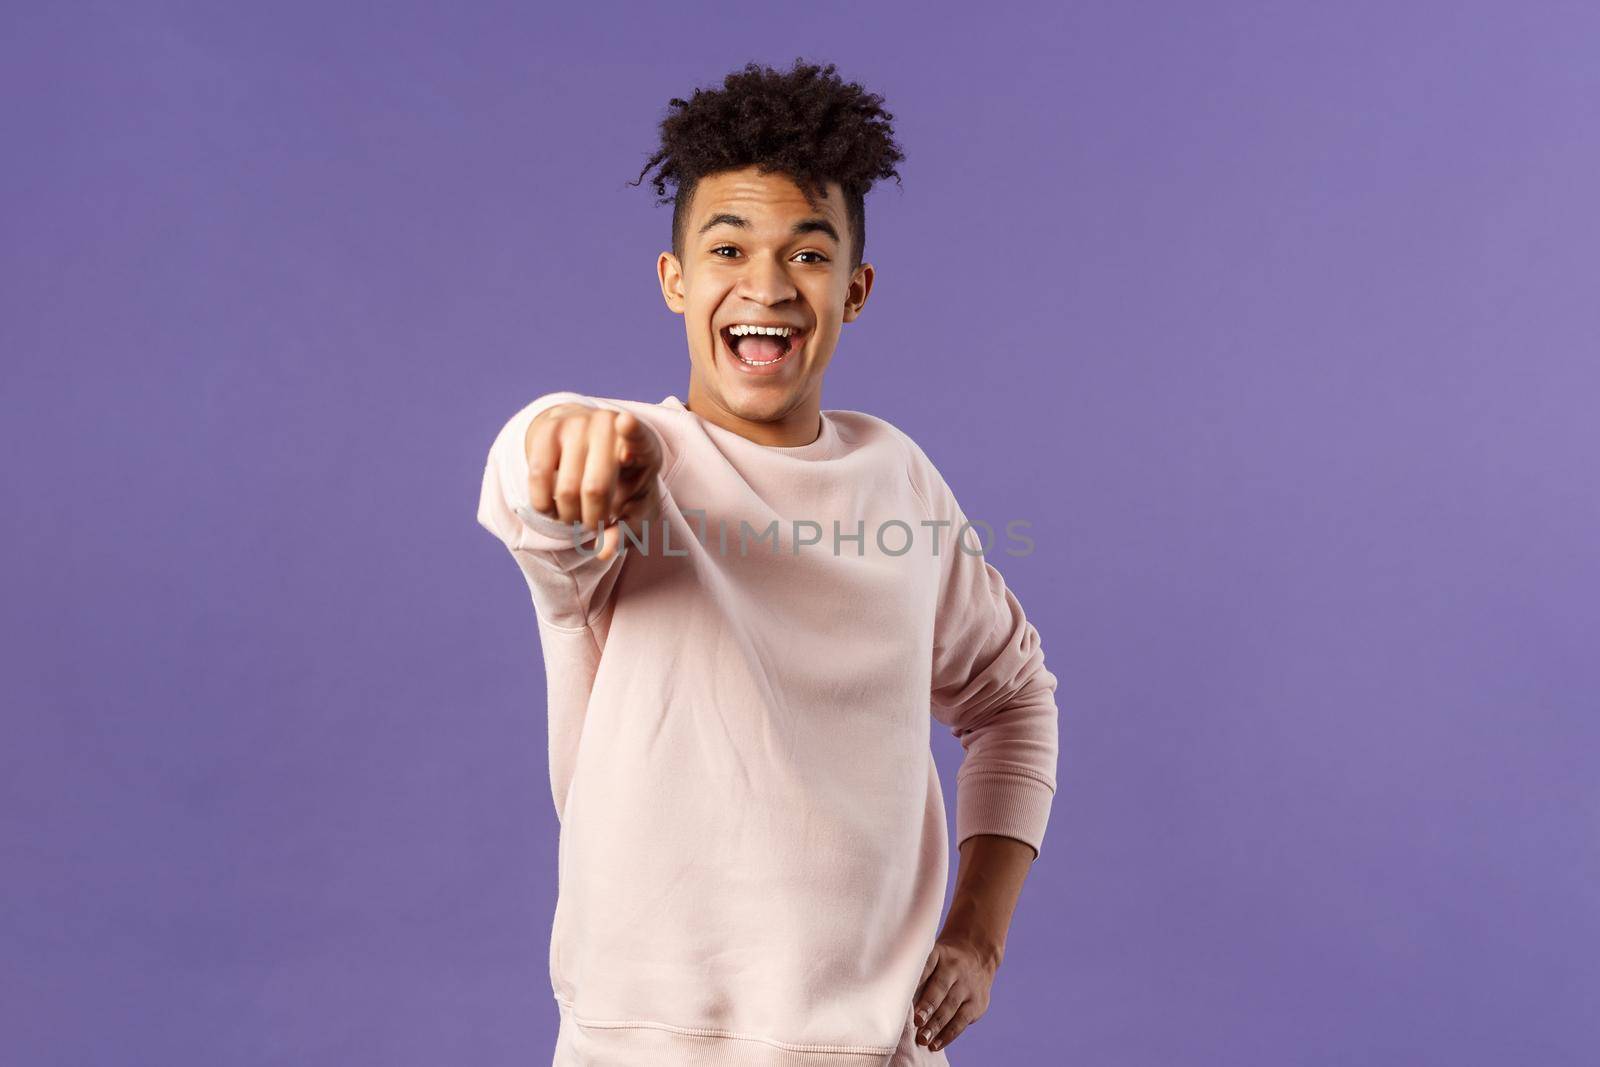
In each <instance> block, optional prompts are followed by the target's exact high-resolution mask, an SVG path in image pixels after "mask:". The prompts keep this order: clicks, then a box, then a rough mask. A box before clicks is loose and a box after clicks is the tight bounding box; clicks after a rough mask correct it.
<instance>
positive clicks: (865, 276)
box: [844, 263, 873, 322]
mask: <svg viewBox="0 0 1600 1067" xmlns="http://www.w3.org/2000/svg"><path fill="white" fill-rule="evenodd" d="M872 275H873V270H872V264H871V263H863V264H861V266H859V267H857V268H856V272H855V274H853V275H852V276H851V278H850V288H848V289H847V290H845V294H844V321H845V322H854V321H855V317H856V316H857V315H859V314H861V309H862V308H863V307H864V306H866V303H867V294H869V293H871V292H872Z"/></svg>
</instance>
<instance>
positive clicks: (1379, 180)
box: [0, 2, 1600, 1067]
mask: <svg viewBox="0 0 1600 1067" xmlns="http://www.w3.org/2000/svg"><path fill="white" fill-rule="evenodd" d="M129 7H130V5H121V4H109V3H107V4H98V5H92V6H85V5H71V6H70V8H71V9H70V11H66V10H63V9H62V8H61V7H60V6H58V5H54V4H32V5H16V4H11V5H7V6H6V8H5V10H4V13H3V14H0V42H3V44H0V90H3V98H4V100H5V101H6V104H5V115H6V121H5V129H4V146H5V147H4V155H5V163H4V166H3V167H0V205H3V211H4V219H5V223H4V240H3V241H0V257H3V268H0V351H3V355H4V371H3V388H0V394H3V411H0V416H3V417H0V435H3V436H0V444H3V446H4V450H5V455H6V461H5V466H4V470H5V485H4V488H5V495H6V507H5V509H4V518H3V520H0V522H3V523H4V526H3V529H4V537H5V546H4V548H5V559H6V561H7V566H6V568H5V578H4V589H3V597H0V624H3V639H4V647H5V650H6V664H5V670H4V675H3V682H0V684H3V686H4V691H3V693H0V696H3V700H4V714H5V720H4V732H3V738H4V740H3V745H0V873H3V881H0V893H3V907H0V1060H3V1061H4V1062H5V1063H7V1064H19V1065H23V1064H27V1065H45V1064H49V1065H55V1064H73V1065H83V1064H93V1065H100V1064H108V1065H109V1064H116V1065H124V1064H161V1065H164V1067H169V1065H175V1064H183V1065H188V1064H195V1065H202V1064H203V1065H219V1064H227V1065H247V1064H248V1065H258V1064H259V1065H267V1064H272V1065H278V1064H284V1065H288V1064H296V1065H298V1064H318V1065H320V1064H330V1065H331V1064H341V1065H342V1064H383V1065H385V1067H410V1065H419V1067H420V1065H438V1064H473V1065H477V1067H491V1065H496V1064H505V1065H512V1064H537V1063H544V1062H548V1056H549V1054H550V1051H551V1046H552V1042H553V1032H554V1031H553V1028H554V1024H555V1021H556V1012H555V1006H554V1002H553V1000H552V999H551V996H550V992H549V983H548V976H547V970H546V964H547V957H546V951H547V947H548V932H549V925H550V919H551V914H552V908H553V906H554V897H553V894H554V892H555V848H556V837H555V833H556V822H555V816H554V811H553V808H552V804H551V796H550V786H549V781H548V778H547V767H546V763H545V722H544V718H543V695H544V689H543V685H544V683H543V678H542V676H541V664H540V661H539V656H538V644H537V633H536V630H535V621H534V616H533V611H532V607H531V605H530V604H529V602H528V599H527V593H526V590H525V587H524V586H523V585H522V582H521V578H520V576H519V575H518V573H517V571H516V568H515V564H514V563H513V562H512V560H511V559H510V557H509V556H508V555H507V554H506V552H505V549H504V548H503V547H502V546H500V545H499V544H498V543H497V542H495V541H494V540H493V539H492V538H491V537H490V536H489V535H488V534H487V533H485V532H484V531H483V530H481V529H480V528H479V527H478V526H477V525H476V523H475V521H474V511H475V506H476V498H477V492H478V479H479V475H480V473H481V470H482V463H483V460H484V454H485V451H486V450H487V447H488V444H489V440H490V438H491V437H492V435H493V433H494V431H495V430H496V429H498V427H499V426H500V424H501V423H502V422H503V421H504V420H505V419H506V418H507V417H509V416H510V415H511V414H512V412H513V411H515V410H516V409H517V408H518V407H520V406H521V405H522V404H523V403H525V402H526V401H527V400H529V399H531V398H532V397H533V396H535V395H537V394H539V393H541V392H545V391H548V390H551V389H556V388H571V389H579V390H584V391H587V392H593V393H599V394H601V395H609V396H626V397H632V398H637V399H649V400H659V399H660V398H662V397H664V396H666V395H667V394H668V393H673V394H676V395H678V396H679V397H680V398H681V397H683V396H685V395H686V394H685V390H686V388H687V380H688V378H687V374H688V361H687V354H686V350H685V346H684V339H683V333H682V328H681V322H680V320H679V319H678V318H676V317H675V316H673V315H671V314H670V313H669V312H668V311H667V310H666V309H665V307H664V306H663V304H662V302H661V299H660V295H659V292H658V290H657V288H656V283H655V280H654V259H655V256H656V253H657V252H658V251H659V250H660V249H661V248H662V247H664V245H665V243H666V241H667V225H668V217H669V211H668V209H666V208H658V207H656V206H655V205H654V204H653V203H652V199H653V198H652V196H651V194H650V192H649V190H648V189H646V188H644V187H639V188H632V187H629V186H626V185H625V184H624V182H625V181H626V180H627V179H630V178H632V177H633V176H634V175H636V174H637V173H638V169H639V167H640V165H641V164H642V162H643V160H644V158H645V156H646V155H647V154H648V152H649V151H650V150H651V149H652V148H653V147H654V138H655V123H656V122H657V121H658V119H659V118H660V115H661V113H662V111H663V109H664V107H665V104H666V100H667V99H668V98H669V97H670V96H674V95H687V93H688V91H689V90H691V89H692V88H693V87H694V86H696V85H703V84H708V83H711V82H713V81H715V80H719V79H720V77H721V75H722V74H723V73H725V72H726V71H728V70H730V69H732V68H734V67H736V66H738V65H740V64H742V63H743V62H744V61H745V60H747V59H751V58H754V59H760V60H763V61H767V62H774V63H780V64H783V65H787V62H788V61H789V60H790V59H792V58H793V57H794V56H795V55H797V54H803V55H805V56H807V57H808V58H818V59H823V60H832V61H835V62H837V63H839V65H840V69H841V72H842V73H843V74H845V76H846V77H850V78H855V79H859V80H861V81H863V82H865V83H867V84H868V85H869V86H870V87H871V88H873V89H874V90H876V91H879V92H882V93H883V94H884V95H885V96H886V98H887V100H888V104H889V106H890V108H891V110H893V111H894V112H895V113H896V115H897V116H898V132H899V135H900V138H901V141H902V143H903V144H904V146H905V148H906V151H907V154H908V159H907V162H906V166H905V169H904V173H905V184H904V186H903V187H902V188H898V189H897V188H896V187H895V186H894V185H893V184H892V183H891V184H890V185H889V186H887V187H885V188H882V189H880V190H879V191H877V192H875V193H874V194H873V195H872V196H871V197H870V198H869V200H868V221H869V228H868V242H867V255H868V258H869V260H870V261H871V262H873V263H874V264H875V266H876V267H877V269H878V272H879V276H878V283H877V289H876V290H875V292H874V294H873V297H872V300H871V302H870V304H869V305H868V309H867V312H866V314H865V315H864V317H863V318H862V319H861V320H860V321H859V322H858V323H857V324H855V325H852V326H849V327H847V328H846V330H845V332H844V337H843V340H842V343H841V346H840V349H839V351H838V353H837V354H836V356H835V359H834V363H833V366H832V368H831V371H830V374H829V376H828V383H827V389H826V392H825V394H824V406H825V407H831V408H852V409H858V410H865V411H870V412H873V413H875V414H878V415H880V416H883V417H885V418H888V419H890V420H891V421H893V422H895V423H896V424H898V425H900V426H901V427H903V428H904V429H906V430H907V431H908V432H909V433H911V434H912V435H913V436H914V437H915V438H917V439H918V440H919V441H921V442H922V443H923V445H924V447H925V448H926V449H927V451H928V452H929V454H930V455H931V456H932V458H933V459H934V461H935V462H936V463H938V464H939V465H940V467H941V469H942V470H943V471H944V472H945V474H946V477H947V478H948V479H949V480H950V482H951V484H952V485H953V486H954V488H955V490H956V492H957V493H958V495H959V496H960V497H961V499H962V502H963V504H964V506H965V507H966V509H967V511H968V512H969V514H973V515H977V516H980V517H985V518H989V519H991V520H996V521H999V522H1003V521H1004V520H1005V519H1008V518H1013V517H1023V518H1027V519H1029V520H1030V521H1032V522H1033V523H1034V529H1033V531H1032V533H1033V535H1034V537H1035V540H1036V543H1037V546H1038V547H1037V550H1036V551H1035V552H1034V554H1033V555H1032V556H1029V557H1027V558H1021V559H1013V558H1009V557H1005V556H1003V555H997V556H996V557H995V561H996V564H997V565H998V566H999V567H1000V568H1001V570H1002V571H1003V573H1004V574H1005V575H1006V578H1007V580H1008V581H1009V582H1010V584H1011V585H1012V587H1013V588H1015V589H1016V590H1017V592H1018V594H1019V596H1020V598H1021V600H1022V602H1023V603H1024V605H1025V606H1026V607H1027V609H1028V611H1029V614H1030V617H1031V618H1032V619H1033V621H1034V622H1035V623H1036V624H1037V626H1038V627H1039V629H1040V632H1041V634H1042V635H1043V637H1044V642H1045V648H1046V650H1047V653H1048V662H1049V664H1050V666H1051V667H1052V669H1053V670H1054V671H1055V672H1056V673H1057V675H1058V676H1059V678H1060V680H1061V688H1060V690H1059V693H1058V697H1059V700H1060V704H1061V709H1062V761H1061V767H1060V791H1059V793H1058V794H1057V800H1056V805H1055V809H1054V813H1053V815H1052V820H1051V823H1050V829H1049V832H1048V834H1047V836H1046V840H1045V848H1044V853H1043V856H1042V857H1041V859H1040V860H1039V862H1038V864H1037V865H1036V866H1035V867H1034V869H1033V871H1032V873H1031V874H1030V876H1029V879H1028V883H1027V887H1026V890H1025V893H1024V896H1023V900H1022V903H1021V906H1020V908H1019V911H1018V916H1017V921H1016V925H1015V926H1014V927H1013V931H1012V937H1011V944H1010V949H1009V953H1008V956H1007V959H1006V962H1005V965H1004V968H1003V970H1002V971H1001V973H1000V975H999V977H998V980H997V982H996V985H995V988H994V995H993V1001H992V1004H991V1006H990V1009H989V1012H988V1014H987V1016H986V1017H985V1018H983V1019H982V1020H980V1021H979V1022H978V1023H977V1024H976V1025H975V1026H973V1027H972V1028H971V1029H970V1030H969V1031H968V1032H967V1034H966V1035H964V1036H963V1037H962V1038H960V1039H959V1040H958V1041H957V1042H956V1043H955V1045H954V1046H953V1047H952V1049H951V1059H952V1062H954V1063H957V1064H959V1065H961V1067H986V1065H991V1064H1034V1063H1055V1062H1061V1063H1071V1064H1091V1065H1116V1067H1145V1065H1149V1067H1170V1065H1173V1064H1183V1065H1186V1067H1187V1065H1218V1067H1223V1065H1226V1067H1240V1065H1257V1064H1259V1065H1273V1067H1278V1065H1282V1064H1288V1063H1292V1064H1296V1065H1306V1064H1316V1065H1321V1064H1328V1065H1335V1064H1337V1065H1341V1067H1342V1065H1346V1064H1407V1065H1409V1064H1418V1063H1449V1064H1452V1065H1456V1067H1459V1065H1467V1064H1473V1065H1476V1064H1483V1065H1504V1064H1511V1063H1517V1064H1524V1063H1526V1064H1540V1065H1543V1067H1557V1065H1568V1064H1573V1065H1575V1064H1580V1063H1582V1064H1590V1063H1593V1062H1594V1055H1595V1050H1596V1049H1597V1048H1600V1022H1597V1015H1596V1012H1595V1009H1596V1006H1597V999H1600V955H1597V949H1600V936H1597V935H1600V908H1597V892H1596V881H1597V878H1600V849H1597V835H1600V790H1597V787H1596V766H1597V756H1600V752H1597V747H1600V746H1597V742H1600V727H1597V725H1596V722H1597V720H1596V713H1597V712H1600V697H1597V694H1600V669H1597V666H1596V660H1595V658H1594V652H1595V639H1596V630H1597V623H1600V620H1597V618H1596V609H1595V604H1596V591H1597V588H1600V561H1597V553H1596V545H1597V542H1600V492H1597V485H1596V469H1595V468H1596V464H1595V459H1596V455H1597V446H1600V433H1597V431H1596V420H1595V407H1596V389H1597V387H1600V373H1597V371H1596V357H1597V354H1600V345H1597V343H1596V342H1597V333H1600V330H1597V326H1600V311H1597V309H1600V300H1597V299H1596V291H1597V282H1600V277H1597V275H1600V272H1597V270H1596V264H1595V256H1596V248H1597V247H1600V223H1597V211H1596V197H1595V192H1596V190H1597V189H1600V133H1597V121H1596V120H1597V118H1600V115H1597V109H1596V100H1597V99H1600V64H1597V63H1596V59H1595V56H1596V40H1597V36H1600V15H1597V14H1596V9H1595V8H1594V7H1593V6H1592V5H1587V4H1580V3H1571V4H1548V5H1534V8H1535V10H1527V9H1523V10H1518V9H1517V5H1512V4H1501V5H1484V4H1473V5H1462V4H1406V5H1389V4H1377V3H1364V4H1358V5H1349V4H1343V5H1313V4H1293V5H1286V4H1269V3H1260V4H1245V3H1232V4H1227V5H1222V6H1217V5H1187V4H1177V3H1171V4H1166V5H1147V4H1130V3H1126V2H1119V3H1103V4H1092V5H1089V4H1078V5H1073V6H1072V7H1071V8H1070V9H1067V10H1062V9H1061V8H1059V7H1057V6H1055V5H1043V4H1039V5H1034V6H1032V7H1031V8H1030V9H1027V10H1018V11H1015V12H1013V11H1011V10H1009V9H1007V8H1005V7H1002V6H1000V5H984V7H985V10H984V12H983V13H982V14H981V15H961V16H954V15H949V14H940V15H935V14H933V13H932V12H930V11H928V10H927V9H926V8H923V7H921V6H920V5H919V6H917V7H910V6H908V7H906V8H905V9H903V10H901V11H898V12H894V11H891V10H890V9H889V8H887V7H884V6H882V5H872V6H870V7H864V6H862V5H858V4H848V5H846V4H838V5H824V4H816V3H812V4H807V5H804V6H799V7H796V6H791V7H789V8H787V9H783V10H784V12H785V13H784V14H782V15H779V14H778V13H777V10H778V9H771V10H769V11H766V12H763V11H762V10H760V9H756V8H751V7H750V6H749V5H731V4H730V5H712V4H704V3H701V4H678V5H672V6H671V7H668V8H663V9H662V10H660V11H657V12H655V13H652V14H645V13H641V12H632V13H628V14H626V15H625V16H623V15H621V14H619V12H618V11H614V10H598V9H591V10H589V11H586V12H583V13H576V12H573V11H565V12H559V13H556V14H551V13H549V12H548V11H541V10H539V9H538V8H536V6H535V5H533V4H524V5H517V6H511V5H504V4H496V5H482V4H468V5H462V6H461V7H459V8H456V9H452V10H447V9H446V8H445V7H444V5H437V6H432V7H429V6H425V5H412V4H407V5H402V6H398V7H397V6H392V5H371V6H360V7H357V6H356V5H339V6H336V7H335V8H333V9H331V10H330V9H327V8H325V7H324V6H323V5H295V7H294V9H293V10H291V9H290V8H289V7H287V6H285V5H281V4H272V5H250V6H243V5H241V6H239V7H237V8H236V9H234V10H231V11H227V12H225V13H224V12H222V11H220V10H219V9H217V8H216V6H215V5H201V4H194V5H182V6H180V5H149V4H146V5H141V7H142V10H141V11H138V12H134V11H131V10H128V8H129ZM936 725H937V724H935V726H936ZM933 742H934V746H935V750H936V752H937V753H938V756H939V759H940V764H941V768H942V771H943V773H944V774H945V776H946V777H945V788H946V791H947V792H946V797H947V801H948V802H949V803H950V804H951V807H952V815H953V797H954V782H953V774H954V770H955V767H956V761H957V759H958V758H959V754H960V750H959V747H958V746H957V745H956V743H955V742H954V740H953V739H952V738H950V737H949V736H948V734H946V733H944V732H943V731H938V730H936V732H935V734H934V738H933Z"/></svg>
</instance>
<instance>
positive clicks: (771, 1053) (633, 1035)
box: [555, 996, 895, 1067]
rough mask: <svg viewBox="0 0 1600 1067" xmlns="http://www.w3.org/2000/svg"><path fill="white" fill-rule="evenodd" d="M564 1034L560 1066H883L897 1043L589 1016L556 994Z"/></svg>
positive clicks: (560, 1042) (559, 1047)
mask: <svg viewBox="0 0 1600 1067" xmlns="http://www.w3.org/2000/svg"><path fill="white" fill-rule="evenodd" d="M555 1000H556V1006H557V1008H558V1010H559V1011H560V1014H561V1030H562V1034H561V1036H560V1037H559V1038H558V1040H557V1056H556V1060H555V1067H567V1065H568V1064H572V1065H573V1067H576V1065H578V1064H588V1063H590V1062H591V1060H592V1061H593V1062H595V1063H605V1064H610V1063H616V1064H633V1063H649V1064H650V1065H651V1067H883V1064H884V1063H885V1062H886V1061H887V1060H888V1058H889V1057H890V1056H892V1055H894V1052H895V1048H894V1046H880V1045H826V1044H823V1045H817V1044H802V1043H797V1042H792V1041H778V1040H776V1039H774V1038H768V1037H761V1036H759V1035H755V1034H740V1033H734V1032H732V1031H728V1030H717V1029H713V1028H709V1027H695V1026H677V1025H674V1024H671V1023H663V1022H655V1021H653V1020H647V1019H585V1018H580V1017H579V1016H578V1015H577V1013H576V1012H574V1011H573V1009H572V1005H571V1004H570V1003H569V1002H567V1001H565V1000H562V999H561V998H560V997H559V996H558V997H556V998H555Z"/></svg>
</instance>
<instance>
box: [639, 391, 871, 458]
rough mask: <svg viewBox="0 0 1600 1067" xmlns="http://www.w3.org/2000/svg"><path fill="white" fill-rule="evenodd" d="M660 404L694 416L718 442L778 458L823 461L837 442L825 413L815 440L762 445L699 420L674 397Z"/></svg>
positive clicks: (724, 428)
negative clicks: (755, 450)
mask: <svg viewBox="0 0 1600 1067" xmlns="http://www.w3.org/2000/svg"><path fill="white" fill-rule="evenodd" d="M661 402H662V403H663V404H666V405H668V406H670V407H675V408H677V409H678V410H679V411H682V412H684V413H685V414H687V415H694V417H695V420H696V421H697V422H698V423H699V424H700V425H701V426H703V427H705V429H706V432H707V433H709V434H711V435H712V436H713V437H716V438H718V439H719V440H723V441H732V442H737V443H738V444H739V445H742V446H744V447H746V448H759V449H761V450H762V451H765V452H774V453H777V454H778V455H780V456H790V457H792V458H795V459H824V458H826V457H828V456H830V455H832V454H833V449H834V446H835V445H836V444H837V443H838V441H839V430H838V427H836V426H834V424H833V419H832V418H830V417H829V416H828V413H827V412H826V411H819V412H818V413H817V414H818V417H819V418H820V419H821V421H822V429H821V432H820V433H818V434H817V437H816V440H814V441H808V442H807V443H805V444H803V445H764V444H761V443H760V442H758V441H752V440H750V438H748V437H745V436H744V435H743V434H737V433H734V432H733V431H732V430H730V429H728V428H727V427H725V426H718V425H717V424H716V423H714V422H711V421H710V420H708V419H704V418H701V417H700V416H699V415H698V414H696V413H695V412H693V411H690V410H689V409H688V408H686V407H684V405H683V401H681V400H679V399H678V398H677V397H676V396H670V395H669V396H668V397H666V399H664V400H662V401H661Z"/></svg>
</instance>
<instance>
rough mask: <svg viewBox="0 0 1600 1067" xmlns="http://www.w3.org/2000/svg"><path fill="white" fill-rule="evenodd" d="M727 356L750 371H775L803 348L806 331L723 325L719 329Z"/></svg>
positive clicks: (731, 361) (738, 365)
mask: <svg viewBox="0 0 1600 1067" xmlns="http://www.w3.org/2000/svg"><path fill="white" fill-rule="evenodd" d="M717 336H718V337H720V338H721V339H722V347H723V350H724V351H725V352H726V353H727V356H728V360H729V362H730V363H732V364H733V365H734V366H735V367H737V368H738V369H739V370H741V371H744V372H746V373H749V374H773V373H776V372H777V371H778V370H779V369H781V368H782V367H783V366H784V365H785V364H787V363H788V362H789V359H790V357H791V356H793V355H794V354H795V353H796V352H797V351H799V349H800V344H801V342H802V341H803V340H804V338H805V334H804V333H802V332H801V331H800V330H797V329H794V328H793V327H788V326H785V327H749V326H744V325H740V324H735V325H732V326H724V327H722V329H720V330H718V331H717Z"/></svg>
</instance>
